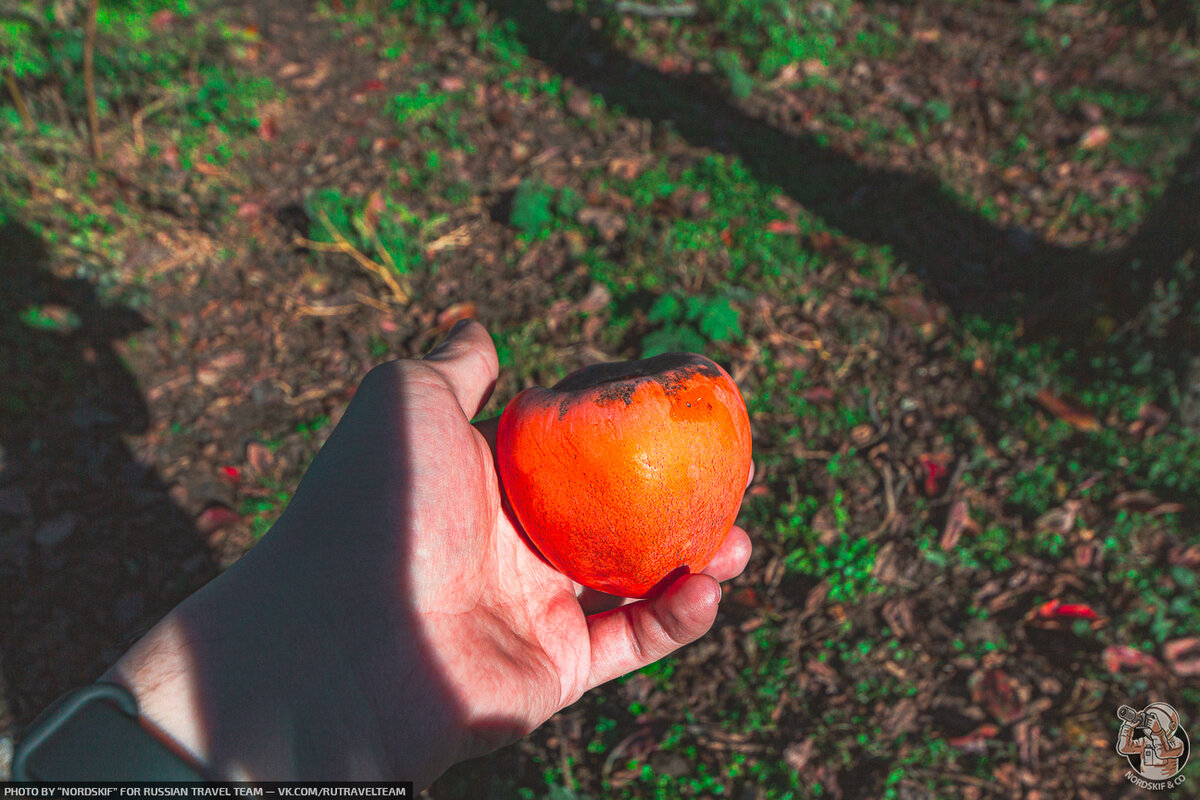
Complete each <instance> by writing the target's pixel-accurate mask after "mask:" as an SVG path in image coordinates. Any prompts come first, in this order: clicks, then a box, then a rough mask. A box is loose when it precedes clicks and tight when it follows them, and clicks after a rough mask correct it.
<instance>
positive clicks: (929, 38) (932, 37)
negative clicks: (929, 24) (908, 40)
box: [912, 28, 942, 44]
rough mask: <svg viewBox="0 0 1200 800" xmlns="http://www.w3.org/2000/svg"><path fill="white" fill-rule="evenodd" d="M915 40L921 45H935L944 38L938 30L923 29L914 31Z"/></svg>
mask: <svg viewBox="0 0 1200 800" xmlns="http://www.w3.org/2000/svg"><path fill="white" fill-rule="evenodd" d="M912 36H913V40H914V41H918V42H920V43H921V44H933V43H934V42H936V41H937V40H939V39H941V38H942V32H941V31H940V30H939V29H937V28H922V29H921V30H916V31H913V35H912Z"/></svg>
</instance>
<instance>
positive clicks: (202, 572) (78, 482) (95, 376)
mask: <svg viewBox="0 0 1200 800" xmlns="http://www.w3.org/2000/svg"><path fill="white" fill-rule="evenodd" d="M0 253H2V254H3V256H0V375H2V376H3V379H2V380H0V453H2V455H0V733H4V732H6V731H9V730H11V729H12V728H13V727H14V726H20V725H23V724H25V723H28V722H29V721H31V719H32V718H33V717H34V716H36V715H37V713H38V712H40V711H41V709H42V708H43V707H44V706H45V705H47V704H48V703H49V702H50V701H51V700H53V699H54V698H55V697H56V696H58V695H59V694H61V693H62V692H64V691H66V690H68V689H70V688H73V687H75V686H79V685H83V684H85V683H88V682H90V681H92V680H95V679H96V678H97V677H98V676H99V675H100V673H101V672H102V671H103V670H104V668H105V667H107V666H108V664H109V663H111V662H112V661H113V660H115V659H116V657H117V656H119V655H120V653H121V651H122V650H123V649H124V647H125V646H126V645H127V644H128V643H129V642H130V641H131V640H132V639H133V638H134V637H135V636H136V635H137V634H138V633H139V632H140V631H141V630H144V629H145V628H146V627H147V626H148V624H149V623H151V622H153V620H154V619H156V618H157V617H159V616H161V615H162V614H163V613H164V612H165V611H166V610H167V609H168V608H170V607H171V606H172V605H174V603H176V602H178V601H179V600H180V599H182V597H183V596H184V595H186V594H187V593H188V592H189V591H191V590H192V589H194V588H195V587H196V586H198V585H199V583H201V582H203V581H204V580H206V579H207V578H208V577H211V574H212V572H213V566H212V563H211V562H210V560H209V558H208V556H207V553H206V551H205V548H204V543H203V541H202V539H201V537H200V536H199V535H198V534H197V532H196V531H195V529H194V528H193V525H192V522H191V520H190V518H189V517H188V516H187V515H186V514H185V513H184V512H183V511H181V510H180V509H179V508H177V507H176V506H175V505H174V503H173V502H172V501H171V499H170V497H169V495H168V493H167V490H166V487H165V486H164V485H163V484H162V482H161V481H160V480H159V478H158V477H157V475H156V474H155V472H154V470H153V468H152V467H150V466H148V465H145V464H141V463H139V462H138V461H137V460H136V459H135V458H134V457H133V455H132V454H131V453H130V451H129V449H128V447H127V446H126V444H125V441H124V440H123V438H122V437H123V436H124V435H126V434H134V433H138V432H141V431H144V430H145V429H146V427H147V425H148V411H147V408H146V404H145V402H144V400H143V398H142V395H141V392H140V389H139V388H138V385H137V381H136V380H135V378H134V376H133V375H131V374H130V372H129V371H128V369H127V368H126V367H125V366H124V364H123V363H122V361H121V359H120V357H119V356H118V354H117V353H116V352H114V350H113V342H114V341H115V340H120V339H123V338H125V337H127V336H129V335H130V334H132V333H134V332H136V331H138V330H140V329H142V328H144V327H145V325H146V323H145V322H144V321H143V320H142V318H141V317H140V315H138V314H137V313H135V312H133V311H130V310H128V309H125V308H121V307H112V306H107V305H105V304H104V303H102V302H101V301H100V299H99V298H98V297H97V296H96V293H95V290H94V289H93V287H92V286H91V285H90V284H89V283H88V282H87V281H85V280H80V279H63V278H59V277H56V276H54V275H52V274H51V273H50V272H49V271H48V261H49V258H50V253H49V251H48V250H47V247H46V245H45V243H44V242H43V241H42V240H41V238H40V237H39V236H38V235H36V234H35V233H33V232H32V231H31V230H30V229H28V228H26V227H24V226H22V225H20V224H18V223H16V222H12V221H9V222H8V223H6V224H4V225H3V226H2V227H0Z"/></svg>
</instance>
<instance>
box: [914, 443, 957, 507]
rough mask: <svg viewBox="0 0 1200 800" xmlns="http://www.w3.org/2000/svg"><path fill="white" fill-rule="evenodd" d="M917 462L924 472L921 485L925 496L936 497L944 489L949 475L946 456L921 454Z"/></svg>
mask: <svg viewBox="0 0 1200 800" xmlns="http://www.w3.org/2000/svg"><path fill="white" fill-rule="evenodd" d="M917 461H918V462H919V463H920V464H921V468H922V469H923V470H924V472H925V479H924V481H923V483H922V488H924V490H925V496H926V497H936V496H937V495H939V494H941V493H942V491H943V490H944V489H945V488H946V487H945V482H946V478H947V477H948V476H949V475H950V471H949V470H948V469H947V468H946V461H947V458H946V456H944V455H934V454H932V453H923V454H922V455H920V456H918V457H917Z"/></svg>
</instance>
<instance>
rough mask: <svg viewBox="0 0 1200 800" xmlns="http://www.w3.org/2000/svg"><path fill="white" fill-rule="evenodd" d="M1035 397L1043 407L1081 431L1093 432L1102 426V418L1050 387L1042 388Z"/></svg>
mask: <svg viewBox="0 0 1200 800" xmlns="http://www.w3.org/2000/svg"><path fill="white" fill-rule="evenodd" d="M1034 399H1035V400H1037V402H1038V405H1040V406H1041V407H1042V408H1044V409H1046V410H1047V411H1049V412H1050V413H1051V414H1053V415H1054V416H1056V417H1058V418H1059V419H1061V420H1062V421H1063V422H1065V423H1067V424H1068V425H1071V426H1072V427H1075V428H1078V429H1079V430H1081V431H1088V432H1093V431H1098V430H1100V428H1101V425H1100V419H1099V418H1098V417H1097V416H1096V415H1095V414H1093V413H1092V412H1090V411H1088V410H1087V409H1085V408H1084V407H1083V406H1081V405H1079V403H1077V402H1075V401H1074V400H1072V399H1070V398H1067V397H1063V396H1060V395H1057V394H1055V393H1054V392H1052V391H1050V390H1049V389H1041V390H1039V391H1038V393H1037V395H1035V397H1034Z"/></svg>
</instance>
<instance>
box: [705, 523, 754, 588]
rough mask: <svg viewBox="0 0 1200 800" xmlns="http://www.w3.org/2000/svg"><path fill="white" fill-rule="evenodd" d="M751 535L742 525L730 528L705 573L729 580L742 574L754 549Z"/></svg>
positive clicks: (719, 579)
mask: <svg viewBox="0 0 1200 800" xmlns="http://www.w3.org/2000/svg"><path fill="white" fill-rule="evenodd" d="M753 549H754V548H753V545H752V544H751V542H750V536H749V534H747V533H746V531H745V530H743V529H742V528H741V527H739V526H737V525H734V526H733V527H732V528H730V529H729V534H728V535H727V536H726V537H725V541H724V542H722V543H721V548H720V549H719V550H717V554H716V555H715V556H713V559H712V561H710V562H709V564H708V566H706V567H705V568H704V569H703V573H704V574H705V575H711V576H712V577H713V578H715V579H716V580H718V581H727V580H730V579H731V578H736V577H737V576H738V575H741V574H742V570H744V569H745V568H746V564H748V563H749V561H750V555H751V552H752V551H753Z"/></svg>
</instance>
